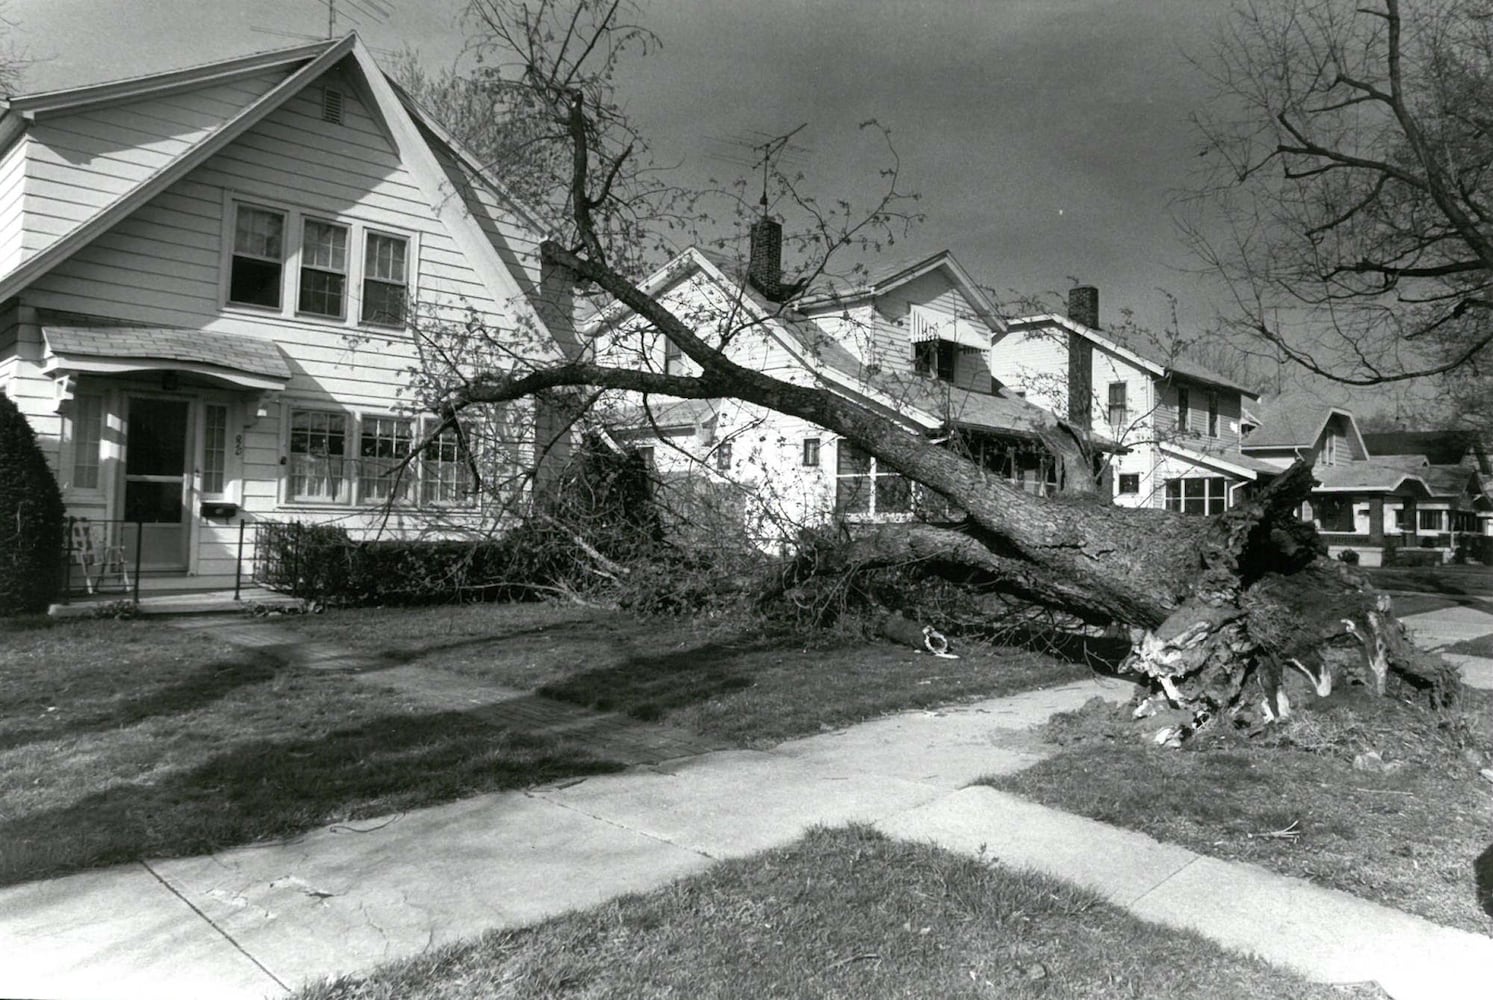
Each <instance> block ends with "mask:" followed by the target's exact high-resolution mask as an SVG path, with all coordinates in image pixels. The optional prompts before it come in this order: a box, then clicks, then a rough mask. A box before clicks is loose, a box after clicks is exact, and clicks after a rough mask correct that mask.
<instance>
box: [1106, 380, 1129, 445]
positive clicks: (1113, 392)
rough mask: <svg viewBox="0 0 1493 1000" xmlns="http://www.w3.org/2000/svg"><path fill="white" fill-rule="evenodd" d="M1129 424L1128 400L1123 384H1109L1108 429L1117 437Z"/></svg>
mask: <svg viewBox="0 0 1493 1000" xmlns="http://www.w3.org/2000/svg"><path fill="white" fill-rule="evenodd" d="M1129 423H1130V400H1129V394H1128V392H1127V391H1126V387H1125V383H1124V382H1111V383H1110V384H1109V427H1110V430H1112V431H1114V433H1115V436H1116V437H1118V436H1119V435H1120V434H1121V433H1122V432H1123V431H1124V430H1125V427H1126V425H1127V424H1129Z"/></svg>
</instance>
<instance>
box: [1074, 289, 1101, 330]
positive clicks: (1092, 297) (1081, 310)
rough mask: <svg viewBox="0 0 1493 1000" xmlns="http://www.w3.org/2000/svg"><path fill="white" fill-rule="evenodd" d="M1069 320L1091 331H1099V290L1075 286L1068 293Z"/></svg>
mask: <svg viewBox="0 0 1493 1000" xmlns="http://www.w3.org/2000/svg"><path fill="white" fill-rule="evenodd" d="M1068 318H1069V319H1071V320H1072V321H1073V322H1075V323H1082V324H1083V325H1084V326H1086V327H1088V328H1089V329H1090V330H1097V329H1099V289H1097V288H1095V287H1094V286H1093V285H1075V286H1073V288H1072V289H1070V290H1069V292H1068Z"/></svg>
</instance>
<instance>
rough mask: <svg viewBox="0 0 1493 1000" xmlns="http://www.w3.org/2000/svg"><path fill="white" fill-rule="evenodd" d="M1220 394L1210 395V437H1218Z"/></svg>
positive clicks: (1212, 393) (1213, 393)
mask: <svg viewBox="0 0 1493 1000" xmlns="http://www.w3.org/2000/svg"><path fill="white" fill-rule="evenodd" d="M1218 426H1219V424H1218V393H1216V392H1212V391H1210V392H1209V393H1208V436H1209V437H1210V438H1216V437H1218Z"/></svg>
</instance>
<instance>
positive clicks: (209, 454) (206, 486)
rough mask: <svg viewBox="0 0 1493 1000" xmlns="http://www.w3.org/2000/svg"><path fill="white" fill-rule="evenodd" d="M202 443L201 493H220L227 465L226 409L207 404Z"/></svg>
mask: <svg viewBox="0 0 1493 1000" xmlns="http://www.w3.org/2000/svg"><path fill="white" fill-rule="evenodd" d="M206 418H207V419H206V423H205V431H204V434H203V443H202V492H204V493H222V492H223V472H224V469H225V467H226V466H227V464H228V407H226V406H218V405H216V404H212V403H209V404H208V406H207V409H206Z"/></svg>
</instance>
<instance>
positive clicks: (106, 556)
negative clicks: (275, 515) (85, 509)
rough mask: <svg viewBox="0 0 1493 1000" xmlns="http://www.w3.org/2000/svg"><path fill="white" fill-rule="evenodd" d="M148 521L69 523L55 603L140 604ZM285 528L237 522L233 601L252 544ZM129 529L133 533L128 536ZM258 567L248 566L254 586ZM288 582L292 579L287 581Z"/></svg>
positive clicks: (72, 519) (259, 549) (82, 519)
mask: <svg viewBox="0 0 1493 1000" xmlns="http://www.w3.org/2000/svg"><path fill="white" fill-rule="evenodd" d="M150 523H151V522H149V521H125V520H103V519H98V518H91V517H69V518H68V519H67V526H66V530H65V531H64V533H63V538H62V590H61V594H60V598H61V602H62V603H63V604H68V603H70V602H71V600H72V599H73V598H74V597H85V596H87V597H98V596H108V595H110V594H117V595H119V598H120V599H121V600H130V601H133V602H135V603H139V601H140V578H141V576H142V573H143V572H144V573H148V572H152V571H151V570H150V569H149V568H148V567H146V566H144V565H143V551H144V544H143V543H144V537H145V531H144V530H143V529H144V528H145V527H147V526H148V525H149V524H150ZM284 527H286V525H280V524H270V523H267V522H256V523H252V524H251V523H249V522H247V521H245V520H244V519H240V520H239V522H238V525H237V529H238V530H237V532H236V533H235V538H234V543H233V545H234V550H235V551H234V571H233V599H234V600H235V601H236V600H238V599H239V597H240V595H241V594H242V592H243V586H244V583H245V574H244V567H245V565H246V564H248V560H247V559H246V558H245V557H246V554H247V555H249V556H250V558H253V557H254V556H256V555H257V554H258V553H259V552H263V551H264V549H263V547H260V546H257V545H256V544H255V543H256V541H257V538H258V532H259V531H260V530H262V529H265V528H284ZM131 529H133V530H131ZM257 566H258V563H257V561H256V562H255V564H254V565H250V566H249V574H250V575H249V579H250V580H252V581H258V580H259V579H260V575H259V574H258V573H257V572H256V569H257ZM292 579H293V577H292Z"/></svg>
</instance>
